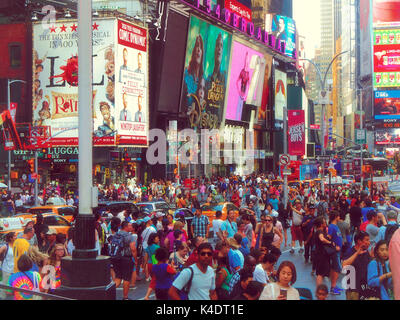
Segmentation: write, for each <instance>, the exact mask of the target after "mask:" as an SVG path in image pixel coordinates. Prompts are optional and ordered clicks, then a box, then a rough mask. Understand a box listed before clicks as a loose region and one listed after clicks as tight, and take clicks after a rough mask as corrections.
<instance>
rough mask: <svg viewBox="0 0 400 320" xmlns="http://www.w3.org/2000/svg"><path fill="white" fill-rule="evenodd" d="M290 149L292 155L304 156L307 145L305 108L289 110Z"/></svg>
mask: <svg viewBox="0 0 400 320" xmlns="http://www.w3.org/2000/svg"><path fill="white" fill-rule="evenodd" d="M288 131H289V134H288V151H289V154H290V155H291V156H304V154H305V147H306V136H305V116H304V110H289V111H288Z"/></svg>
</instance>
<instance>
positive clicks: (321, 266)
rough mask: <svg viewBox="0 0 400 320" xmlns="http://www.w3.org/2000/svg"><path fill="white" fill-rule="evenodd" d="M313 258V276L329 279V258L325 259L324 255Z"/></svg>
mask: <svg viewBox="0 0 400 320" xmlns="http://www.w3.org/2000/svg"><path fill="white" fill-rule="evenodd" d="M314 257H315V274H316V275H317V276H322V277H329V275H330V271H331V266H330V261H329V258H327V257H326V256H325V255H317V253H316V254H315V256H314Z"/></svg>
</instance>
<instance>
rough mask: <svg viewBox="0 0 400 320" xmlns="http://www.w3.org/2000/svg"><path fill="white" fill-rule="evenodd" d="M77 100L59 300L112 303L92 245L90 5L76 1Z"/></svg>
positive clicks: (103, 262)
mask: <svg viewBox="0 0 400 320" xmlns="http://www.w3.org/2000/svg"><path fill="white" fill-rule="evenodd" d="M78 34H79V39H78V59H79V70H78V96H79V105H78V110H79V174H78V177H79V215H78V216H77V218H76V223H75V231H74V245H75V248H76V249H75V250H74V251H73V252H72V257H65V258H63V259H62V261H61V287H60V288H59V289H58V290H57V291H58V292H57V293H58V294H59V295H61V296H66V297H69V298H75V299H79V300H115V297H116V290H115V283H113V282H112V281H111V278H110V258H109V257H104V256H98V255H97V253H98V251H97V249H96V243H95V219H94V216H93V214H92V208H93V207H96V206H97V196H98V191H97V188H93V187H92V185H93V181H92V180H93V176H92V175H93V173H92V166H93V163H92V161H93V141H92V139H93V137H92V135H93V105H92V101H93V96H92V91H93V88H92V78H93V76H92V75H93V70H92V64H93V59H92V53H93V44H92V1H91V0H88V1H78Z"/></svg>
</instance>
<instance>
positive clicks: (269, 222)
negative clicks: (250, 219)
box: [255, 213, 283, 250]
mask: <svg viewBox="0 0 400 320" xmlns="http://www.w3.org/2000/svg"><path fill="white" fill-rule="evenodd" d="M273 222H274V220H273V217H272V216H270V215H267V214H265V213H263V214H262V215H261V223H259V224H258V225H257V227H256V231H255V234H256V236H257V245H256V247H258V248H267V249H268V250H271V248H272V247H273V244H272V243H273V242H274V237H275V234H277V235H278V236H279V238H280V239H281V242H282V238H283V236H282V233H281V232H280V231H279V230H278V228H275V227H274V224H273Z"/></svg>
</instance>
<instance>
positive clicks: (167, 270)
mask: <svg viewBox="0 0 400 320" xmlns="http://www.w3.org/2000/svg"><path fill="white" fill-rule="evenodd" d="M168 256H169V255H168V250H167V249H165V248H158V249H157V251H156V253H155V259H156V260H157V264H154V265H153V267H152V274H153V275H154V277H155V292H156V299H157V300H168V298H169V297H168V291H169V288H170V287H171V285H172V282H173V280H174V275H175V274H176V269H175V266H174V264H173V263H170V264H168V263H167V261H168Z"/></svg>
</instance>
